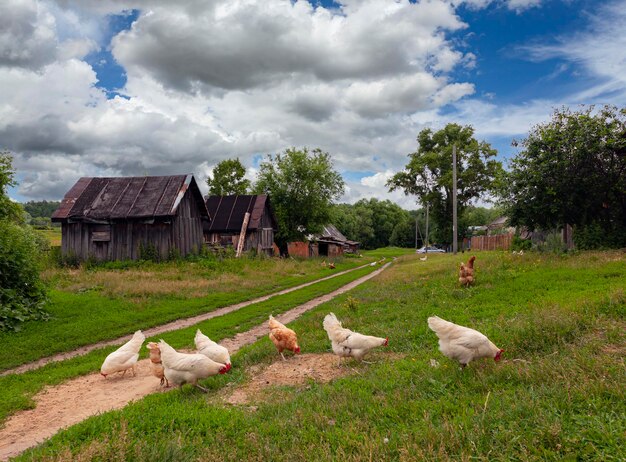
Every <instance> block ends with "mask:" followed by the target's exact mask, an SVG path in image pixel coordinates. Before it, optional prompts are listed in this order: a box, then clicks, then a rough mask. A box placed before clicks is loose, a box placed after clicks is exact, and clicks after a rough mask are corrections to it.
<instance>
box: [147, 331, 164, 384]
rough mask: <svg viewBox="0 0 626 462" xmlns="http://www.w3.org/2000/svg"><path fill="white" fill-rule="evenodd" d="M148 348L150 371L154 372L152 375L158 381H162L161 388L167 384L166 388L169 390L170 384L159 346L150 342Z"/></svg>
mask: <svg viewBox="0 0 626 462" xmlns="http://www.w3.org/2000/svg"><path fill="white" fill-rule="evenodd" d="M146 348H147V349H148V350H150V370H151V371H152V375H154V376H155V377H156V378H157V379H161V386H163V384H164V383H165V384H166V385H165V387H166V388H169V386H170V383H169V382H168V381H167V379H166V378H165V372H164V369H163V361H162V360H161V350H160V349H159V344H158V343H156V342H148V345H147V346H146Z"/></svg>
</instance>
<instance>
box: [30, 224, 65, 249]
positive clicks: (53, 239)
mask: <svg viewBox="0 0 626 462" xmlns="http://www.w3.org/2000/svg"><path fill="white" fill-rule="evenodd" d="M36 232H37V233H38V234H40V235H42V236H43V237H45V238H46V239H47V240H48V242H50V245H51V246H60V245H61V228H60V227H56V228H51V229H37V230H36Z"/></svg>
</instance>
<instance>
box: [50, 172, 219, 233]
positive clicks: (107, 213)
mask: <svg viewBox="0 0 626 462" xmlns="http://www.w3.org/2000/svg"><path fill="white" fill-rule="evenodd" d="M187 190H190V192H191V194H192V195H193V196H194V197H195V199H196V202H197V203H198V208H199V211H200V214H201V215H202V216H204V217H206V218H209V217H210V215H209V213H208V211H207V209H206V206H205V204H204V201H203V200H202V194H201V193H200V189H199V188H198V185H197V183H196V180H195V178H194V177H193V175H192V174H188V175H171V176H142V177H112V178H108V177H107V178H103V177H83V178H80V179H79V180H78V181H77V182H76V184H75V185H74V186H72V188H71V189H70V190H69V191H68V192H67V193H66V194H65V197H64V198H63V201H61V205H60V206H59V208H58V209H57V210H56V211H55V212H54V214H53V215H52V221H66V220H70V219H72V220H83V221H96V222H97V221H110V220H124V219H147V218H148V219H149V218H158V217H162V218H164V217H170V216H173V215H175V214H176V210H177V208H178V205H179V204H180V201H181V199H182V198H183V196H184V195H185V193H186V192H187Z"/></svg>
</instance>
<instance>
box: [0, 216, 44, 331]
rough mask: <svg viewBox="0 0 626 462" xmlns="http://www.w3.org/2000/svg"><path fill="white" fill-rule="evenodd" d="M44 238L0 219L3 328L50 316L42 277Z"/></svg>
mask: <svg viewBox="0 0 626 462" xmlns="http://www.w3.org/2000/svg"><path fill="white" fill-rule="evenodd" d="M40 246H41V240H40V239H38V238H37V236H36V235H35V234H34V233H33V232H32V231H31V230H30V229H28V228H25V227H22V226H19V225H17V224H14V223H10V222H7V221H0V330H2V331H6V330H19V325H20V324H21V323H22V322H25V321H30V320H41V319H47V318H48V314H47V313H46V312H45V311H44V305H45V302H46V291H45V287H44V285H43V283H42V282H41V279H40V278H39V271H40V267H39V265H40V262H41V261H42V258H41V253H42V252H41V248H40Z"/></svg>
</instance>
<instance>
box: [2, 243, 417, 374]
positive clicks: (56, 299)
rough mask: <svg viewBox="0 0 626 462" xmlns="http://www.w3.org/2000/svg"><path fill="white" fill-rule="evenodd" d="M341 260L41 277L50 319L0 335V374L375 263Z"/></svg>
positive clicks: (177, 265) (113, 267) (198, 264)
mask: <svg viewBox="0 0 626 462" xmlns="http://www.w3.org/2000/svg"><path fill="white" fill-rule="evenodd" d="M381 252H382V253H380V252H379V253H377V254H376V255H375V256H374V257H371V256H368V255H367V252H366V253H365V257H364V258H343V259H339V260H337V262H336V269H335V270H333V271H331V270H329V269H328V268H325V267H322V266H321V264H320V262H321V261H322V260H321V259H311V260H293V259H248V258H242V259H234V258H233V259H224V260H221V261H220V260H217V259H199V260H198V261H185V260H183V261H178V262H169V263H151V262H141V263H132V262H131V263H128V262H126V263H124V262H123V263H115V264H110V265H108V266H104V267H94V268H79V269H67V268H65V269H58V268H50V269H47V270H45V271H44V279H45V280H46V281H47V282H48V284H49V286H50V287H51V290H50V292H49V298H50V303H49V304H48V306H47V308H46V309H47V310H48V311H49V312H50V314H51V317H52V318H51V320H50V321H48V322H45V323H28V324H26V325H24V326H23V328H22V329H21V330H20V331H19V332H6V333H0V344H1V345H3V349H2V352H0V371H2V370H6V369H10V368H12V367H16V366H19V365H20V364H24V363H26V362H30V361H34V360H36V359H39V358H42V357H45V356H50V355H52V354H54V353H59V352H64V351H69V350H72V349H75V348H78V347H80V346H83V345H89V344H92V343H96V342H98V341H101V340H108V339H114V338H117V337H120V336H123V335H125V334H129V333H132V332H134V331H135V330H137V329H147V328H149V327H152V326H157V325H161V324H165V323H167V322H170V321H173V320H176V319H180V318H185V317H190V316H194V315H197V314H200V313H206V312H209V311H213V310H215V309H216V308H219V307H222V306H227V305H231V304H234V303H238V302H241V301H244V300H250V299H253V298H256V297H260V296H262V295H266V294H270V293H273V292H276V291H279V290H281V289H285V288H288V287H293V286H297V285H299V284H302V283H305V282H309V281H313V280H316V279H319V278H322V277H325V276H329V275H331V274H333V272H340V271H342V270H346V269H350V268H355V267H357V266H360V265H363V264H366V263H367V262H368V261H373V260H374V259H375V258H380V255H382V256H384V255H387V256H392V255H398V254H402V253H407V251H406V250H401V249H387V250H385V251H381Z"/></svg>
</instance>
